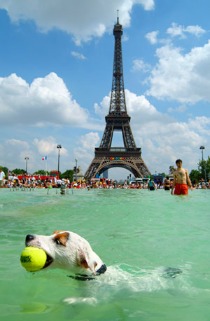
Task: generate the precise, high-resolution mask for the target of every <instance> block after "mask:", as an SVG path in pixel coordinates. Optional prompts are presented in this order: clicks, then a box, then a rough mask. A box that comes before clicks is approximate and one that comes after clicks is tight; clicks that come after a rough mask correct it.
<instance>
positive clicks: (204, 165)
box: [200, 146, 206, 182]
mask: <svg viewBox="0 0 210 321" xmlns="http://www.w3.org/2000/svg"><path fill="white" fill-rule="evenodd" d="M204 149H205V147H204V146H201V147H200V150H201V159H202V167H201V168H202V169H203V167H204V176H205V182H206V164H204V159H203V151H204Z"/></svg>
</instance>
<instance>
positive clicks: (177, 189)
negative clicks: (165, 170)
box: [171, 159, 192, 195]
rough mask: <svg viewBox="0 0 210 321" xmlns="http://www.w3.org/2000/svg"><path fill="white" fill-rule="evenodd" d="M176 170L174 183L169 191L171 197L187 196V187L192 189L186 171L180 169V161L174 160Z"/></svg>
mask: <svg viewBox="0 0 210 321" xmlns="http://www.w3.org/2000/svg"><path fill="white" fill-rule="evenodd" d="M176 166H177V170H176V171H175V172H174V174H173V175H174V181H173V185H172V189H171V194H172V195H173V194H174V195H187V194H188V187H190V188H192V183H191V180H190V177H189V174H188V171H187V170H186V169H184V168H182V160H181V159H177V160H176Z"/></svg>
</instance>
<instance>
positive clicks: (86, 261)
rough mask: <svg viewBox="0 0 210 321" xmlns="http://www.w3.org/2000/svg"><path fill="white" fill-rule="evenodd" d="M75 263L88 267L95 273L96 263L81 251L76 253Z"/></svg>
mask: <svg viewBox="0 0 210 321" xmlns="http://www.w3.org/2000/svg"><path fill="white" fill-rule="evenodd" d="M77 264H78V266H80V267H82V268H84V269H90V270H91V271H92V273H94V274H95V273H96V270H95V268H96V265H97V263H96V262H93V261H91V260H90V259H88V258H87V256H86V255H85V253H84V252H83V251H80V252H79V254H78V257H77Z"/></svg>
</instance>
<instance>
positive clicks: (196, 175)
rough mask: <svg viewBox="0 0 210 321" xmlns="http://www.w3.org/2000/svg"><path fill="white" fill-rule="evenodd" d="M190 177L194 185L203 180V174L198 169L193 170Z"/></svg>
mask: <svg viewBox="0 0 210 321" xmlns="http://www.w3.org/2000/svg"><path fill="white" fill-rule="evenodd" d="M189 176H190V179H191V182H192V183H193V184H196V183H198V182H199V181H200V179H201V173H200V171H199V170H197V169H192V170H191V172H190V174H189Z"/></svg>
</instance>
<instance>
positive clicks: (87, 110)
mask: <svg viewBox="0 0 210 321" xmlns="http://www.w3.org/2000/svg"><path fill="white" fill-rule="evenodd" d="M209 8H210V5H209V1H208V0H194V1H191V0H176V1H172V0H114V1H113V0H101V1H97V0H88V1H84V0H59V1H58V0H45V1H44V4H43V1H42V0H31V1H30V2H29V1H28V0H18V1H17V0H0V46H1V50H0V165H3V166H6V167H8V168H9V169H11V170H12V169H14V168H25V157H29V161H28V171H29V172H31V173H33V172H34V171H36V170H39V169H45V168H46V167H47V168H48V169H49V170H50V169H56V168H57V161H58V150H57V148H56V147H57V144H61V145H62V149H61V158H60V170H61V172H64V171H65V170H67V169H72V168H73V167H74V166H75V159H77V164H78V165H79V166H80V167H81V169H82V171H83V172H84V173H85V171H86V169H87V167H88V166H89V164H90V163H91V161H92V159H93V157H94V148H95V147H98V146H99V144H100V141H101V138H102V135H103V132H104V129H105V116H106V115H107V114H108V111H109V97H110V91H111V85H112V68H113V55H114V37H113V33H112V32H113V27H114V24H115V23H116V20H117V10H119V20H120V23H121V24H122V25H123V31H124V32H123V38H122V48H123V66H124V83H125V92H126V102H127V111H128V114H129V115H130V116H131V127H132V131H133V135H134V138H135V142H136V145H137V147H141V148H142V158H143V159H144V161H145V163H146V164H147V166H148V168H149V169H150V171H151V172H152V173H155V172H165V173H168V169H169V166H171V165H174V162H175V160H176V159H177V158H181V159H183V166H184V167H186V168H188V170H189V171H190V170H191V169H196V168H197V164H198V162H199V160H200V159H201V150H200V146H205V150H204V158H207V157H208V156H209V151H210V146H209V137H210V107H209V103H210V41H209V39H210V24H209V14H208V12H209ZM113 144H115V146H116V145H118V144H119V145H118V146H121V145H122V144H121V138H120V137H118V135H117V134H115V135H114V139H113ZM45 155H47V156H48V160H47V162H45V161H42V156H45ZM110 176H111V177H112V178H126V177H127V172H125V171H124V170H118V169H117V170H116V169H115V170H114V169H113V170H111V171H110Z"/></svg>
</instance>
